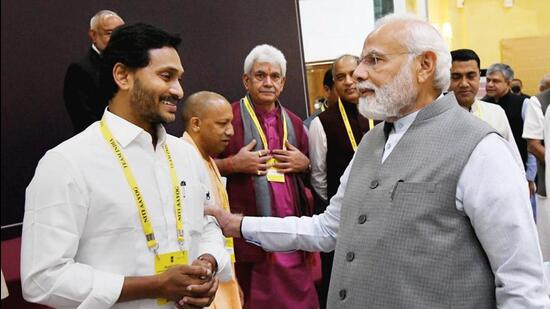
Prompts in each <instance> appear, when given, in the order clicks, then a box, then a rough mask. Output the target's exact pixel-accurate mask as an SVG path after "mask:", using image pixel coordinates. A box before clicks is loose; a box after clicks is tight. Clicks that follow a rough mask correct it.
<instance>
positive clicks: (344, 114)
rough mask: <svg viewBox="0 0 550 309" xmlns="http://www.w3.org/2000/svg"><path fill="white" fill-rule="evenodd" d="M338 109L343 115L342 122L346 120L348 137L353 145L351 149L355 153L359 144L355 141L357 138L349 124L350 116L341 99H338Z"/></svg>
mask: <svg viewBox="0 0 550 309" xmlns="http://www.w3.org/2000/svg"><path fill="white" fill-rule="evenodd" d="M338 108H340V114H341V115H342V120H344V126H346V131H347V132H348V137H349V141H350V143H351V147H352V148H353V151H354V152H355V151H356V150H357V142H356V141H355V136H353V131H352V130H351V126H350V124H349V120H348V114H346V110H345V109H344V104H342V100H340V98H338ZM369 125H370V119H369Z"/></svg>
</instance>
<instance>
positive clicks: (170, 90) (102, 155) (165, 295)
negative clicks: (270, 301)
mask: <svg viewBox="0 0 550 309" xmlns="http://www.w3.org/2000/svg"><path fill="white" fill-rule="evenodd" d="M180 41H181V39H179V38H178V37H175V36H172V35H170V34H168V33H166V32H165V31H163V30H161V29H158V28H155V27H153V26H150V25H145V24H135V25H126V26H122V27H120V28H119V29H117V30H116V31H115V32H114V33H113V35H112V37H111V40H110V42H109V44H108V46H107V48H106V49H105V50H104V52H103V61H104V67H103V71H102V73H101V74H102V75H101V81H102V89H104V95H105V99H106V100H107V101H108V102H109V105H108V108H107V109H106V110H105V113H104V115H103V118H102V120H101V121H100V122H95V123H94V124H92V125H90V126H89V127H88V128H87V129H86V130H85V131H83V132H82V133H80V134H78V135H76V136H75V137H73V138H71V139H69V140H67V141H65V142H64V143H62V144H60V145H59V146H57V147H55V148H53V149H52V150H50V151H48V152H47V153H46V155H45V156H44V157H43V158H42V159H41V160H40V162H39V164H38V167H37V170H36V173H35V176H34V178H33V180H32V181H31V183H30V184H29V186H28V188H27V192H26V202H25V216H24V222H23V236H22V238H23V240H22V250H21V251H22V252H21V278H22V287H23V295H24V297H25V299H27V300H28V301H31V302H38V303H42V304H45V305H48V306H51V307H55V308H77V307H78V308H94V309H95V308H110V307H116V308H137V307H139V308H157V307H160V305H161V304H163V303H166V302H167V301H168V302H177V306H178V307H183V308H196V307H204V306H207V305H209V304H210V302H211V301H212V299H213V297H214V294H215V292H216V289H217V287H218V279H217V278H214V277H213V276H212V275H213V274H215V273H216V272H218V274H219V276H220V278H222V277H223V279H229V278H230V274H231V266H230V262H229V256H228V254H227V252H225V249H224V244H223V236H222V235H221V232H220V230H219V228H217V227H216V226H215V223H214V221H213V219H212V218H207V217H204V215H203V203H204V202H205V200H206V196H207V194H208V192H207V190H206V188H207V185H206V184H207V183H208V175H207V174H206V170H205V169H204V168H203V167H202V164H201V158H200V157H199V156H198V155H197V154H196V153H195V152H194V151H193V149H192V148H191V147H190V146H189V145H187V144H186V143H184V142H182V141H181V140H180V139H178V138H176V137H174V136H171V135H168V134H167V133H166V130H165V129H164V127H163V125H162V124H163V123H167V122H172V121H174V119H175V114H176V110H177V105H176V104H177V103H178V101H179V100H180V99H181V98H182V97H183V90H182V87H181V85H180V79H181V76H182V74H183V67H182V65H181V62H180V58H179V55H178V52H177V50H176V48H177V46H178V45H179V43H180ZM172 306H174V303H172Z"/></svg>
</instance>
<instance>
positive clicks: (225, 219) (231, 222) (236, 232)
mask: <svg viewBox="0 0 550 309" xmlns="http://www.w3.org/2000/svg"><path fill="white" fill-rule="evenodd" d="M204 214H205V215H208V216H213V217H215V218H216V220H217V221H218V224H219V225H220V228H221V229H222V232H223V235H225V237H234V238H241V237H242V235H241V222H242V220H243V216H242V215H239V214H232V213H230V212H228V211H226V210H223V209H221V208H219V207H215V206H205V207H204Z"/></svg>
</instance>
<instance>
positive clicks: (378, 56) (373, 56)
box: [359, 51, 417, 70]
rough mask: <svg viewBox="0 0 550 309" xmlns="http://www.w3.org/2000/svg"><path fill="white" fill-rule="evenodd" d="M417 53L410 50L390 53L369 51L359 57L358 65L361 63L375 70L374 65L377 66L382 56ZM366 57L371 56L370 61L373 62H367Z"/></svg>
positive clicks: (382, 58)
mask: <svg viewBox="0 0 550 309" xmlns="http://www.w3.org/2000/svg"><path fill="white" fill-rule="evenodd" d="M407 54H408V55H411V54H413V55H417V53H415V52H411V51H406V52H400V53H390V54H381V53H377V52H374V51H373V52H370V53H368V54H367V55H365V56H362V57H361V59H359V65H361V64H364V65H365V66H366V67H367V69H369V70H376V66H378V64H379V62H380V61H381V60H382V61H383V60H384V57H386V58H387V56H396V55H407ZM367 57H371V59H372V62H374V63H368V62H367Z"/></svg>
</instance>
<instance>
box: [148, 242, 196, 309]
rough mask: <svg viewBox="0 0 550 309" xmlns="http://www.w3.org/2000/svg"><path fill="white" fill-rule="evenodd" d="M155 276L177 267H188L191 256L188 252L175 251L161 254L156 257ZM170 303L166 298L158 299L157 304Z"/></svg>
mask: <svg viewBox="0 0 550 309" xmlns="http://www.w3.org/2000/svg"><path fill="white" fill-rule="evenodd" d="M154 259H155V274H157V275H158V274H161V273H163V272H165V271H166V270H167V269H168V268H170V267H173V266H176V265H187V264H189V256H188V253H187V251H174V252H169V253H164V254H159V255H158V256H155V258H154ZM166 303H168V300H167V299H165V298H158V299H157V304H159V305H164V304H166Z"/></svg>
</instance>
